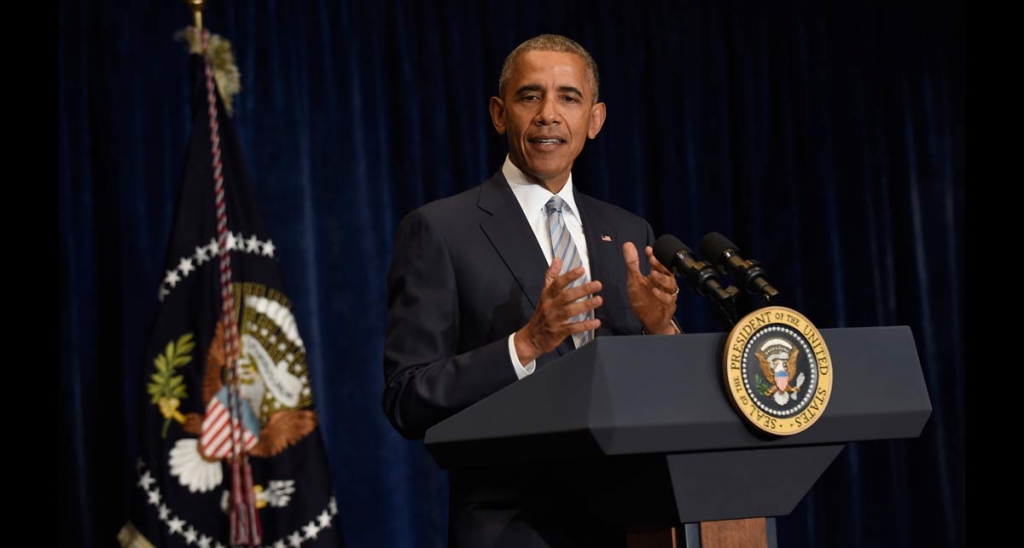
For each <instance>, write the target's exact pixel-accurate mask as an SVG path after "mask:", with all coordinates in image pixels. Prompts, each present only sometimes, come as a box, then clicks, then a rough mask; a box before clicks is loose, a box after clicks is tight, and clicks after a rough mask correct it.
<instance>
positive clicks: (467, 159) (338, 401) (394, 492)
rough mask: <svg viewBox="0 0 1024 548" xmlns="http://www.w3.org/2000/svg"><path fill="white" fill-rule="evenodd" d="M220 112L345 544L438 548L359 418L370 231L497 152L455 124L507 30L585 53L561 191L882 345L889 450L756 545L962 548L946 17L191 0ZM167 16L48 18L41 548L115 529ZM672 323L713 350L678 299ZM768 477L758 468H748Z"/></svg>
mask: <svg viewBox="0 0 1024 548" xmlns="http://www.w3.org/2000/svg"><path fill="white" fill-rule="evenodd" d="M208 4H209V6H208V8H207V9H206V12H205V22H206V26H207V27H208V28H210V29H211V30H212V31H213V32H215V33H217V34H220V35H221V36H223V37H225V38H226V39H228V40H230V41H231V42H232V44H233V47H234V51H235V55H236V60H237V63H238V67H239V69H240V71H241V76H242V80H241V83H242V92H241V93H240V94H239V95H238V96H237V97H236V98H235V116H234V123H235V124H236V127H237V129H238V131H239V134H240V137H241V140H242V146H243V148H244V153H245V155H246V157H247V158H248V160H249V165H250V168H251V170H252V172H253V174H254V177H255V181H256V189H255V190H256V193H257V195H258V196H257V197H258V199H259V202H260V205H261V207H262V211H263V215H264V218H265V220H266V223H267V228H268V230H269V233H270V235H271V236H272V237H273V239H274V241H275V243H277V247H278V256H279V258H280V264H281V270H282V273H283V276H284V282H285V286H286V288H287V290H288V292H289V294H290V296H291V298H292V300H293V305H294V310H295V312H296V314H297V320H298V325H299V329H300V331H301V332H302V333H303V338H304V339H305V341H306V343H307V345H308V356H307V358H308V361H309V364H310V367H311V369H312V372H313V378H312V382H313V387H314V395H315V398H316V399H315V405H316V406H317V409H318V411H319V414H320V418H321V420H322V425H323V431H324V435H325V438H326V441H327V446H328V450H329V457H330V462H331V466H332V471H333V474H334V487H335V490H336V492H337V495H338V501H339V507H340V508H339V511H340V522H341V526H342V527H343V528H344V534H345V537H346V539H347V541H348V543H349V545H350V546H352V547H356V548H363V547H366V548H371V547H386V548H399V547H421V546H422V547H430V548H440V547H443V546H444V544H445V539H446V537H445V523H446V519H447V511H446V508H445V497H446V485H445V475H444V473H443V472H442V471H440V470H439V469H438V468H437V467H436V465H435V464H434V463H433V461H432V460H431V459H430V457H429V455H428V454H427V453H426V451H425V450H424V449H423V446H422V444H421V443H418V442H410V441H406V440H403V439H401V438H400V437H399V436H398V435H397V434H396V433H395V432H394V431H392V430H391V428H390V426H389V425H388V423H387V421H386V419H385V418H384V415H383V414H382V412H381V407H380V395H381V388H382V383H383V380H382V363H381V355H382V344H383V342H382V341H383V337H382V335H383V330H384V318H385V306H384V303H385V294H384V275H385V270H386V268H387V265H388V262H389V260H390V254H391V243H392V234H393V230H394V228H395V226H396V225H397V223H398V221H399V220H400V218H401V216H402V215H403V214H405V213H406V212H408V211H409V210H410V209H412V208H414V207H416V206H418V205H420V204H423V203H424V202H427V201H429V200H433V199H436V198H440V197H443V196H447V195H450V194H453V193H455V192H457V191H459V190H462V189H465V188H468V187H470V186H473V185H475V184H477V183H479V182H480V181H482V180H483V179H484V178H486V177H487V176H489V175H490V174H492V173H493V172H494V171H495V170H496V169H497V168H498V167H499V165H500V162H501V160H502V159H503V157H504V153H505V144H504V142H503V138H501V137H499V136H497V135H496V134H495V133H494V131H493V128H492V127H491V125H490V121H489V118H488V115H487V100H488V98H489V97H490V96H491V95H492V94H494V93H495V90H496V87H497V79H498V74H499V71H500V66H501V62H502V60H503V58H504V56H505V54H507V53H508V51H510V50H511V49H512V48H513V47H514V46H515V45H516V44H518V43H519V42H521V41H522V40H524V39H526V38H529V37H530V36H533V35H536V34H539V33H543V32H554V33H560V34H565V35H568V36H570V37H572V38H575V39H576V40H578V41H579V42H581V43H582V44H583V45H584V46H585V47H587V48H588V49H589V50H590V51H591V52H592V54H593V55H594V57H595V59H596V60H597V62H598V64H599V66H600V70H601V81H602V86H601V98H602V100H604V101H605V102H606V103H607V105H608V121H607V123H606V125H605V127H604V130H603V131H602V133H601V135H600V136H599V137H598V139H597V140H596V141H592V142H590V143H589V144H588V145H587V148H586V149H585V150H584V152H583V154H582V156H581V158H580V160H579V161H578V162H577V165H576V167H575V176H574V180H575V181H577V184H579V185H580V186H581V187H582V188H583V190H584V191H586V192H588V193H591V194H593V195H595V196H597V197H600V198H604V199H607V200H609V201H612V202H615V203H617V204H619V205H621V206H623V207H625V208H626V209H629V210H631V211H634V212H636V213H638V214H640V215H643V216H645V217H646V218H647V219H649V220H650V222H651V223H652V225H653V226H654V228H655V231H656V233H658V234H663V233H671V234H674V235H676V236H678V237H679V238H680V239H682V240H683V241H685V242H687V243H689V244H690V245H691V247H694V246H696V244H697V242H698V241H699V239H700V237H701V236H702V235H703V234H705V233H707V232H709V231H719V232H722V233H723V234H725V235H727V236H729V237H730V238H731V239H732V240H733V241H735V242H736V243H738V244H739V245H740V246H741V248H742V249H743V251H744V255H746V256H748V257H752V258H756V259H758V260H759V261H760V262H761V263H762V264H764V265H765V266H766V268H767V269H768V273H769V275H770V276H769V277H770V279H771V281H772V283H773V285H775V286H776V287H777V288H779V289H780V290H781V291H783V292H785V293H786V294H787V296H788V297H789V298H790V301H789V304H790V305H791V306H793V307H795V308H797V309H799V310H801V311H802V312H803V313H804V314H805V315H807V316H808V317H809V318H811V319H812V321H814V322H815V324H816V325H817V326H818V327H819V328H827V327H842V326H849V327H858V326H874V325H909V326H910V327H911V328H912V329H913V333H914V335H915V338H916V341H917V344H918V350H919V353H920V357H921V363H922V367H923V369H924V376H925V380H926V382H927V386H928V390H929V393H930V396H931V400H932V404H933V407H934V411H933V414H932V416H931V418H930V420H929V422H928V424H927V426H926V427H925V429H924V432H923V433H922V435H921V437H920V438H918V439H914V440H900V441H873V442H863V443H855V444H851V445H849V446H848V447H847V448H846V449H845V450H844V451H843V452H842V453H841V454H840V456H839V458H838V459H837V460H836V462H834V463H833V464H832V466H831V467H830V468H829V469H828V470H827V471H826V472H825V474H824V475H823V476H822V477H821V479H820V480H819V482H818V483H817V485H816V486H815V488H814V489H813V491H812V492H811V493H810V494H809V495H808V496H807V497H806V498H805V499H804V500H803V501H802V502H801V503H800V504H799V506H797V508H796V509H795V510H794V512H793V513H792V514H791V515H789V516H784V517H780V518H779V519H778V521H777V525H778V535H779V545H780V546H782V547H787V548H790V547H844V548H845V547H850V548H869V547H870V548H876V547H910V546H915V547H916V546H929V547H946V546H949V547H954V546H956V547H959V546H965V545H966V541H965V516H966V508H965V481H964V452H965V451H964V444H965V405H966V398H965V395H964V392H963V387H964V386H965V383H964V380H965V379H964V377H965V374H964V369H965V365H966V363H965V355H966V354H965V347H964V320H963V317H964V279H963V276H964V270H963V264H964V258H965V250H964V245H965V242H964V236H963V234H964V216H965V206H964V188H965V185H966V182H965V175H964V129H963V128H964V110H965V107H964V97H965V83H964V78H965V72H966V66H965V63H966V61H965V36H964V24H963V19H964V13H963V7H962V6H961V5H960V4H958V3H956V2H952V1H946V0H938V1H931V2H917V1H911V2H884V1H875V0H861V1H856V2H820V1H790V2H756V1H744V0H730V1H723V0H715V1H696V0H694V1H655V0H652V1H647V2H636V1H609V2H593V1H582V0H581V1H566V2H550V1H547V2H542V1H539V0H517V1H514V2H510V1H507V0H494V1H491V0H487V1H465V2H457V1H455V2H440V1H437V2H427V1H422V2H410V1H399V0H381V1H375V2H360V1H340V2H335V1H327V0H320V1H315V0H309V1H302V2H274V1H257V2H252V1H245V2H243V1H238V0H214V1H210V2H208ZM189 22H190V14H189V12H188V10H187V8H186V7H185V3H184V2H181V1H177V0H175V1H172V0H162V1H159V2H116V1H112V0H86V1H79V2H72V1H70V0H61V1H60V3H59V50H58V74H59V170H60V177H59V189H60V190H59V216H60V284H59V285H60V365H59V367H60V388H59V413H60V434H61V437H60V441H61V445H60V452H61V470H62V480H61V483H60V491H59V499H60V506H61V526H60V530H61V539H62V543H63V545H65V546H76V547H84V548H100V547H108V546H114V545H115V535H116V532H117V530H118V529H119V528H120V526H121V525H122V524H123V522H124V520H125V518H126V516H127V514H128V512H127V505H128V502H127V501H128V499H129V493H130V491H131V489H132V488H133V487H132V486H133V467H132V465H133V462H134V458H135V456H136V445H135V444H136V441H137V434H136V429H137V427H138V420H137V418H136V416H135V410H136V409H137V408H138V404H139V399H140V397H145V394H142V395H141V396H140V394H139V393H138V391H139V387H140V383H139V376H140V375H141V372H142V369H143V365H144V362H145V360H144V358H143V356H142V351H143V345H144V343H145V340H146V336H147V329H148V326H149V322H150V321H151V319H152V318H153V314H154V313H155V310H156V306H157V301H156V289H157V287H158V283H159V281H160V279H161V278H162V276H163V272H162V271H161V268H162V261H163V258H164V248H165V246H166V244H167V239H168V237H169V231H170V223H171V215H172V207H173V200H174V198H175V196H176V191H177V185H178V181H179V177H180V175H181V168H182V161H183V157H184V151H185V146H186V142H187V140H188V131H189V110H188V109H189V78H188V72H187V70H188V58H187V54H186V52H185V49H184V46H183V44H182V43H179V42H176V41H174V40H173V38H172V37H173V35H174V33H175V31H177V30H179V29H181V28H183V27H185V26H186V25H188V24H189ZM679 309H680V311H679V314H678V319H679V321H680V323H681V324H682V326H683V328H684V329H685V330H686V331H690V332H707V331H721V330H723V328H724V326H723V325H722V324H721V323H720V322H719V321H718V319H717V316H716V312H715V310H714V308H713V307H712V306H711V305H710V304H709V303H707V302H704V301H702V300H700V299H699V298H698V297H697V296H695V295H693V294H692V293H688V292H683V293H682V294H681V296H680V306H679ZM776 472H777V473H785V472H784V471H776Z"/></svg>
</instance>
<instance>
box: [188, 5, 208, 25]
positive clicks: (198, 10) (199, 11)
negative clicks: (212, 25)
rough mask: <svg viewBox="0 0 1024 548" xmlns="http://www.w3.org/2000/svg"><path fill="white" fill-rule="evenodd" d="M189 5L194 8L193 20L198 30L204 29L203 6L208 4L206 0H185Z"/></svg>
mask: <svg viewBox="0 0 1024 548" xmlns="http://www.w3.org/2000/svg"><path fill="white" fill-rule="evenodd" d="M185 3H186V4H188V7H190V8H192V20H193V22H194V24H195V27H196V30H203V8H204V7H205V6H204V4H206V1H205V0H185Z"/></svg>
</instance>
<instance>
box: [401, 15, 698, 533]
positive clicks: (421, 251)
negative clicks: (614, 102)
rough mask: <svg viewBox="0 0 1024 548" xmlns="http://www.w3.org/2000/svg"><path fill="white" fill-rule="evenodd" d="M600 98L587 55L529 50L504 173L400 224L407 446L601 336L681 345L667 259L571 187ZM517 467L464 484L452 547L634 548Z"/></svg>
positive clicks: (632, 224) (504, 122) (554, 43)
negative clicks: (667, 339)
mask: <svg viewBox="0 0 1024 548" xmlns="http://www.w3.org/2000/svg"><path fill="white" fill-rule="evenodd" d="M598 87H599V78H598V73H597V67H596V65H595V63H594V61H593V59H592V58H591V56H590V54H589V53H587V51H586V50H584V49H583V48H582V47H581V46H580V45H579V44H577V43H576V42H574V41H572V40H570V39H568V38H565V37H561V36H555V35H542V36H538V37H536V38H533V39H531V40H528V41H526V42H524V43H523V44H521V45H520V46H519V47H517V48H516V49H515V50H513V51H512V53H510V54H509V56H508V58H506V60H505V65H504V67H503V69H502V75H501V80H500V83H499V96H498V97H492V98H491V100H490V105H489V110H490V114H491V121H492V122H493V124H494V127H495V129H496V130H497V131H498V133H499V134H503V135H506V136H507V137H508V143H509V153H508V156H507V157H506V160H505V163H504V165H503V166H502V168H501V169H500V170H499V171H498V172H497V173H496V174H495V175H494V176H493V177H491V178H490V179H488V180H487V181H485V182H484V183H483V184H481V185H480V186H477V187H475V188H473V189H470V190H468V191H465V192H463V193H461V194H458V195H455V196H451V197H449V198H445V199H442V200H438V201H435V202H433V203H430V204H427V205H425V206H423V207H421V208H419V209H417V210H415V211H413V212H411V213H410V214H408V215H407V216H406V217H405V218H404V219H403V220H402V222H401V224H400V226H399V228H398V231H397V235H396V242H395V247H394V253H393V260H392V263H391V267H390V269H389V271H388V323H387V334H386V340H385V352H384V373H385V388H384V397H383V407H384V412H385V414H386V415H387V417H388V419H389V420H390V421H391V424H392V425H393V426H394V427H395V429H397V430H398V431H399V432H400V433H401V434H402V435H403V436H405V437H407V438H411V439H418V438H422V437H423V435H424V433H425V432H426V430H427V429H428V428H430V427H431V426H433V425H435V424H437V423H438V422H440V421H442V420H444V419H445V418H447V417H449V416H451V415H453V414H455V413H457V412H458V411H460V410H462V409H464V408H466V407H468V406H469V405H471V404H473V403H475V402H477V401H479V400H481V399H483V398H485V397H487V396H489V395H490V394H493V393H494V392H496V391H498V390H500V389H501V388H503V387H505V386H508V385H509V384H511V383H514V382H516V381H517V380H520V379H522V378H524V377H526V376H528V375H530V374H532V373H533V372H534V371H535V370H536V369H538V368H543V367H545V366H546V365H547V364H548V363H550V362H551V361H553V360H555V359H557V358H558V357H559V356H562V355H564V354H565V353H567V352H571V351H572V350H573V349H574V348H576V347H577V346H580V345H582V344H586V343H587V342H589V341H590V340H592V339H593V338H594V337H603V336H612V335H639V334H641V333H646V334H673V333H678V332H679V329H678V326H676V324H675V322H674V321H673V319H672V316H673V314H674V313H675V309H676V304H675V302H676V295H677V294H678V292H679V288H678V286H677V285H676V280H675V277H674V276H673V275H672V274H671V273H670V272H669V271H668V270H667V269H666V268H665V267H664V266H662V265H661V264H660V263H658V261H657V259H655V258H654V255H653V252H652V249H651V247H650V246H651V245H652V244H653V242H654V233H653V231H652V229H651V226H650V224H649V223H647V221H645V220H644V219H642V218H640V217H638V216H636V215H634V214H632V213H629V212H627V211H625V210H623V209H621V208H619V207H616V206H614V205H611V204H608V203H605V202H602V201H599V200H597V199H594V198H591V197H589V196H587V195H585V194H583V193H582V192H580V191H579V189H578V188H577V187H576V186H575V185H574V184H573V180H572V172H571V169H572V164H573V161H574V160H575V159H576V157H577V156H578V155H579V153H580V151H582V150H583V145H584V143H585V142H586V140H587V139H593V138H595V137H596V136H597V134H598V133H599V132H600V131H601V126H602V124H603V123H604V120H605V114H606V107H605V105H604V103H600V102H598V101H597V98H598ZM638 249H643V250H644V253H643V254H641V253H639V252H638ZM645 273H646V274H645ZM515 468H517V469H513V467H508V468H499V469H492V470H486V471H473V472H469V471H458V470H455V471H452V472H451V474H450V478H449V479H450V483H451V489H450V499H451V500H450V505H451V506H450V527H449V544H450V545H451V546H457V547H459V548H469V547H472V548H478V547H479V548H482V547H502V546H515V547H517V548H519V547H522V548H526V547H532V546H538V547H539V546H544V547H547V546H572V547H582V546H587V547H591V546H606V545H607V546H624V545H625V540H624V539H625V537H624V534H623V532H622V531H620V530H618V529H616V528H614V527H612V526H610V525H608V524H606V523H603V522H602V521H601V520H599V519H597V518H596V517H595V516H593V515H589V514H587V513H586V512H584V511H582V510H579V509H577V508H576V507H575V506H573V505H564V506H563V505H560V504H558V503H555V502H553V501H557V500H559V498H558V497H556V496H552V493H551V492H550V491H548V490H546V487H550V482H537V481H530V478H534V479H536V478H539V477H542V474H540V473H539V472H540V471H539V470H530V469H529V467H525V469H524V468H522V467H515ZM544 484H547V485H544Z"/></svg>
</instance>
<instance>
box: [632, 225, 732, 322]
mask: <svg viewBox="0 0 1024 548" xmlns="http://www.w3.org/2000/svg"><path fill="white" fill-rule="evenodd" d="M652 247H653V248H654V256H655V258H657V259H658V262H660V263H661V264H663V265H665V267H666V268H668V269H669V270H671V271H672V273H674V274H675V275H677V276H680V277H682V278H685V279H686V281H687V282H689V284H690V288H691V289H693V290H694V291H695V292H697V294H698V295H701V296H703V297H711V298H713V299H715V300H716V301H718V302H719V304H723V305H724V304H731V303H732V301H733V297H735V295H736V293H738V291H737V289H736V288H735V287H732V286H730V287H728V288H723V287H722V284H721V283H719V281H718V271H717V270H715V267H714V266H712V265H711V264H709V263H708V262H707V261H698V260H697V259H696V258H695V257H694V256H693V250H692V249H690V248H689V247H687V246H686V244H684V243H683V242H681V241H679V238H676V237H675V236H672V235H669V234H665V235H663V236H661V237H659V238H658V239H657V240H656V241H655V242H654V245H653V246H652Z"/></svg>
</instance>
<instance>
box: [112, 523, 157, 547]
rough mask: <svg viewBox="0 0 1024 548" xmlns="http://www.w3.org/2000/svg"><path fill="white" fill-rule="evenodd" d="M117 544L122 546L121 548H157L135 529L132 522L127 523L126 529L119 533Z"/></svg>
mask: <svg viewBox="0 0 1024 548" xmlns="http://www.w3.org/2000/svg"><path fill="white" fill-rule="evenodd" d="M117 542H118V544H120V545H121V548H156V547H155V546H153V543H152V542H149V539H147V538H146V537H145V535H143V534H142V533H140V532H139V530H138V529H136V528H135V524H133V523H132V522H130V521H129V522H128V523H125V524H124V527H121V530H120V531H118V533H117Z"/></svg>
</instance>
